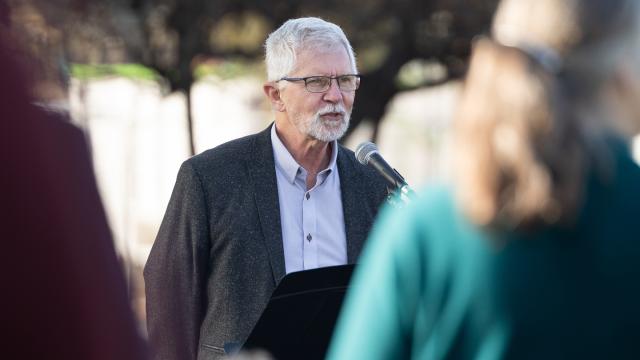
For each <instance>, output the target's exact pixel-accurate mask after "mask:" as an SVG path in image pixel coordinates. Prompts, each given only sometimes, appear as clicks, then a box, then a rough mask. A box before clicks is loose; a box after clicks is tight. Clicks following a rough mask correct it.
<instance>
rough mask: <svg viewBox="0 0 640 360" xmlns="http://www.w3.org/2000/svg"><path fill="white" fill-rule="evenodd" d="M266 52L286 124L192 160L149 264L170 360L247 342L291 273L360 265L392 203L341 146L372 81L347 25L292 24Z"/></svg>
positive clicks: (158, 337) (153, 301) (150, 302)
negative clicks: (365, 79) (361, 90)
mask: <svg viewBox="0 0 640 360" xmlns="http://www.w3.org/2000/svg"><path fill="white" fill-rule="evenodd" d="M265 47H266V65H267V72H268V82H267V83H265V84H264V92H265V94H266V96H267V98H268V99H269V101H270V102H271V105H272V108H273V110H274V113H275V122H274V124H272V125H270V126H269V127H268V128H267V129H266V130H264V131H262V132H260V133H258V134H254V135H250V136H247V137H244V138H241V139H237V140H233V141H231V142H228V143H226V144H223V145H220V146H218V147H216V148H214V149H211V150H208V151H206V152H204V153H202V154H200V155H197V156H194V157H193V158H191V159H189V160H187V161H185V162H184V163H183V164H182V166H181V168H180V171H179V173H178V178H177V180H176V185H175V188H174V190H173V194H172V196H171V200H170V202H169V205H168V207H167V211H166V214H165V217H164V220H163V222H162V225H161V227H160V230H159V232H158V236H157V238H156V241H155V243H154V244H153V248H152V249H151V254H150V255H149V259H148V261H147V264H146V266H145V270H144V275H145V281H146V294H147V319H148V328H149V337H150V341H151V344H152V346H153V347H154V350H155V352H156V355H157V358H159V359H194V360H195V359H196V358H197V359H217V358H219V357H221V356H223V355H224V354H225V352H228V351H227V350H229V348H230V346H229V345H230V344H231V345H234V344H242V343H243V342H244V341H245V340H246V338H247V337H248V335H249V333H250V332H251V330H252V329H253V327H254V326H255V324H256V322H257V320H258V318H259V316H260V314H261V313H262V311H263V310H264V308H265V307H266V305H267V303H268V301H269V298H270V296H271V294H272V293H273V290H274V289H275V287H276V286H277V284H278V283H279V282H280V280H281V279H282V278H283V277H284V276H285V274H287V273H291V272H294V271H301V270H308V269H314V268H318V267H325V266H332V265H342V264H347V263H353V262H355V261H356V259H357V257H358V255H359V253H360V249H361V248H362V245H363V243H364V240H365V239H366V237H367V234H368V231H369V229H370V227H371V224H372V222H373V218H374V216H375V215H376V213H377V208H378V206H379V205H380V203H381V202H383V201H384V199H385V194H386V187H385V184H384V182H383V180H382V178H380V177H379V176H378V175H377V174H375V173H374V172H373V170H371V169H369V168H366V167H364V166H362V165H360V164H359V163H358V162H357V161H356V159H355V156H354V154H353V152H352V151H350V150H348V149H346V148H344V147H342V146H341V145H340V144H338V142H337V140H338V139H339V138H340V137H342V135H343V134H344V133H345V132H346V130H347V127H348V126H349V116H350V114H351V109H352V106H353V101H354V98H355V93H356V90H357V89H358V86H359V82H360V79H359V76H358V75H357V68H356V61H355V57H354V54H353V50H352V49H351V45H350V44H349V41H348V40H347V38H346V36H345V35H344V33H343V31H342V30H341V29H340V27H338V26H337V25H335V24H332V23H329V22H326V21H324V20H321V19H318V18H300V19H293V20H289V21H287V22H285V23H284V24H283V25H282V26H281V27H280V28H279V29H277V30H276V31H274V32H273V33H272V34H271V35H269V38H268V39H267V41H266V46H265ZM238 121H241V119H238Z"/></svg>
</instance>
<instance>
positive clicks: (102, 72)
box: [71, 64, 161, 81]
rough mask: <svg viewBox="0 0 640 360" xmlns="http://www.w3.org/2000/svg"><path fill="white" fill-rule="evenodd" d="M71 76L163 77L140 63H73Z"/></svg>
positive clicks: (80, 77)
mask: <svg viewBox="0 0 640 360" xmlns="http://www.w3.org/2000/svg"><path fill="white" fill-rule="evenodd" d="M71 76H73V77H76V78H79V79H98V78H103V77H109V76H122V77H126V78H129V79H134V80H150V81H158V80H159V79H160V78H161V77H160V75H159V74H158V73H157V72H155V71H154V70H153V69H151V68H148V67H146V66H143V65H140V64H98V65H93V64H72V65H71Z"/></svg>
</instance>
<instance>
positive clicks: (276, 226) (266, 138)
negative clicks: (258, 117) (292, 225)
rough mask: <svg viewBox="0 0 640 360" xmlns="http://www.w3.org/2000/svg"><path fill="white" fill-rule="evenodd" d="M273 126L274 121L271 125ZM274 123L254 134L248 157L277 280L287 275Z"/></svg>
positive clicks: (266, 241)
mask: <svg viewBox="0 0 640 360" xmlns="http://www.w3.org/2000/svg"><path fill="white" fill-rule="evenodd" d="M271 126H273V124H272V125H271ZM271 126H269V127H268V128H267V129H266V130H264V131H262V132H260V133H258V134H257V135H256V137H255V140H254V144H253V148H252V150H251V152H252V154H251V156H250V158H249V159H247V166H248V168H249V174H250V177H251V179H250V182H251V183H253V188H254V196H255V201H256V207H257V208H258V216H259V218H260V226H261V227H262V233H263V235H264V241H265V245H266V247H267V251H268V252H269V261H270V263H271V269H272V271H273V278H274V280H275V283H276V284H277V283H279V282H280V280H281V279H282V278H283V277H284V275H285V265H284V248H283V245H282V228H281V225H280V203H279V201H278V184H277V180H276V170H275V162H274V159H273V148H272V145H271Z"/></svg>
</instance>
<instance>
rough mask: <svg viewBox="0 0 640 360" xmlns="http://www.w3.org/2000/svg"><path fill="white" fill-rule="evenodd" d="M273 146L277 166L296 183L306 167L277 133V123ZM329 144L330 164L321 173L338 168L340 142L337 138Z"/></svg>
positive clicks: (274, 130)
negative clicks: (297, 159) (297, 177)
mask: <svg viewBox="0 0 640 360" xmlns="http://www.w3.org/2000/svg"><path fill="white" fill-rule="evenodd" d="M271 146H272V147H273V155H274V160H275V163H276V167H278V168H279V169H280V170H281V171H282V172H283V173H284V175H285V177H286V178H287V180H288V181H289V182H290V183H292V184H293V183H294V182H295V180H296V176H297V175H298V173H299V172H304V173H306V171H305V170H304V168H303V167H302V166H300V164H298V162H297V161H296V160H295V159H294V158H293V156H292V155H291V153H290V152H289V150H287V148H286V147H285V146H284V144H283V143H282V141H281V140H280V137H278V134H277V133H276V124H275V123H274V124H273V126H272V127H271ZM329 146H331V160H330V161H329V165H327V167H326V168H325V169H324V170H322V171H320V173H325V172H327V175H328V174H329V173H332V172H334V170H335V168H336V162H337V159H338V151H337V150H338V142H337V141H336V140H334V141H332V142H331V143H330V144H329Z"/></svg>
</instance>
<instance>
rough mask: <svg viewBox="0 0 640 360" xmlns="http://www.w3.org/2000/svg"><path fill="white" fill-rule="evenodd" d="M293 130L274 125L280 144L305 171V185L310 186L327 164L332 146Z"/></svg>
mask: <svg viewBox="0 0 640 360" xmlns="http://www.w3.org/2000/svg"><path fill="white" fill-rule="evenodd" d="M293 130H294V131H287V130H286V127H284V126H283V127H282V128H281V127H277V126H276V134H277V135H278V138H279V139H280V141H282V144H283V145H284V146H285V148H287V150H288V151H289V153H290V154H291V156H293V158H294V159H295V160H296V162H297V163H298V164H300V166H302V167H303V168H304V169H305V170H306V171H307V174H308V179H307V187H309V188H310V187H312V186H313V185H315V177H316V175H317V174H318V173H319V172H320V171H322V170H324V169H326V168H327V166H329V162H330V161H331V155H332V153H331V151H332V146H331V144H330V143H327V142H324V141H320V140H317V139H313V138H311V137H309V136H306V135H303V134H300V133H299V132H298V131H297V129H293ZM311 180H312V181H311ZM310 182H311V183H312V184H311V183H310ZM309 185H312V186H309Z"/></svg>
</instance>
